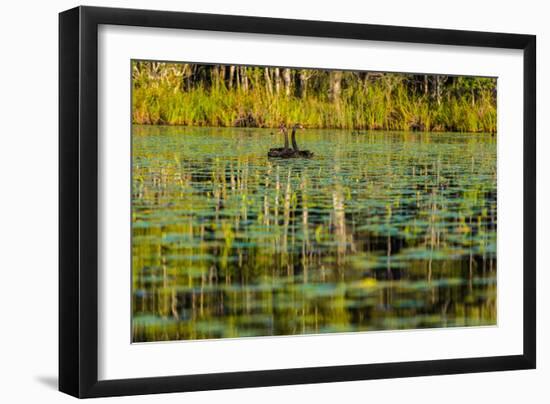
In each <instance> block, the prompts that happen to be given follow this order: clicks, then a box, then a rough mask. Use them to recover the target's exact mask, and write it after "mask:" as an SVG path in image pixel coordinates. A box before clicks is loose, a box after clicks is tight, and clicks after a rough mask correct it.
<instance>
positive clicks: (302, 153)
mask: <svg viewBox="0 0 550 404" xmlns="http://www.w3.org/2000/svg"><path fill="white" fill-rule="evenodd" d="M303 128H304V127H303V126H302V125H300V124H299V123H296V124H294V126H293V127H292V135H291V141H292V148H290V147H289V144H288V130H287V129H286V126H285V124H284V123H282V124H281V126H279V132H281V133H282V134H283V135H284V136H285V145H284V147H275V148H272V149H269V151H268V152H267V156H268V157H278V158H283V159H290V158H299V157H302V158H311V157H313V153H312V152H310V151H309V150H300V149H299V148H298V144H297V143H296V129H303Z"/></svg>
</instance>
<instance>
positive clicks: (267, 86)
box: [264, 67, 273, 95]
mask: <svg viewBox="0 0 550 404" xmlns="http://www.w3.org/2000/svg"><path fill="white" fill-rule="evenodd" d="M264 80H265V89H266V91H267V93H268V94H269V95H273V87H272V86H271V76H270V72H269V67H266V68H265V69H264Z"/></svg>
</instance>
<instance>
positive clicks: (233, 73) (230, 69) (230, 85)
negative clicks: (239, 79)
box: [228, 65, 235, 89]
mask: <svg viewBox="0 0 550 404" xmlns="http://www.w3.org/2000/svg"><path fill="white" fill-rule="evenodd" d="M234 75H235V66H233V65H231V66H229V84H228V87H229V88H230V89H231V88H233V76H234Z"/></svg>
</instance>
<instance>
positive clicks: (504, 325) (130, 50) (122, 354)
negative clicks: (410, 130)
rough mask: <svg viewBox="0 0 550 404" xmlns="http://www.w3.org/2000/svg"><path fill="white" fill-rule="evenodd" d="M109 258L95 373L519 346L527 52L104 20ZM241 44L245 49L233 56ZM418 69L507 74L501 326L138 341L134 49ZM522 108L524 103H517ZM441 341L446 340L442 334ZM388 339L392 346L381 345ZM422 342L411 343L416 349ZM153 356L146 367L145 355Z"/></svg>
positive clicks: (149, 53) (501, 100) (501, 102)
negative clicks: (132, 339) (133, 335)
mask: <svg viewBox="0 0 550 404" xmlns="http://www.w3.org/2000/svg"><path fill="white" fill-rule="evenodd" d="M98 54H99V60H98V65H99V71H98V80H99V84H98V90H99V94H98V96H99V99H98V105H99V145H100V146H99V156H100V164H99V167H100V175H99V178H100V191H99V194H100V197H99V200H100V209H99V212H100V214H99V221H100V229H101V231H100V235H101V237H100V240H101V242H100V245H99V250H100V257H101V260H100V264H99V285H100V286H99V291H100V293H99V299H98V300H99V320H98V321H99V330H100V334H99V336H100V338H99V358H100V360H99V369H98V377H99V378H100V379H101V380H104V379H126V378H137V377H151V376H170V375H180V374H194V373H195V374H196V373H214V372H235V371H247V370H261V369H280V368H299V367H313V366H338V365H352V364H361V363H380V362H399V361H415V360H428V359H448V358H467V357H482V356H499V355H514V354H518V353H522V352H523V338H522V336H523V316H522V314H523V313H522V306H521V305H519V304H517V301H518V300H520V301H521V298H522V296H523V283H522V271H521V270H518V269H520V268H522V263H523V255H522V248H521V244H520V246H519V247H518V245H517V244H518V243H517V230H516V229H521V228H522V226H523V220H522V219H523V218H522V215H518V214H517V212H518V211H519V212H521V210H522V206H523V197H522V194H521V192H517V190H518V189H523V173H522V170H518V169H517V167H516V166H515V164H510V162H515V161H516V160H517V155H518V153H519V154H520V155H521V153H522V150H523V138H522V136H521V133H522V130H523V120H522V119H523V115H522V112H521V111H522V108H523V104H522V99H523V86H522V83H523V58H522V53H521V52H520V51H517V50H487V49H482V48H472V47H470V48H468V47H448V46H446V47H445V46H434V45H415V46H411V45H410V44H396V43H382V42H371V41H370V42H369V41H367V42H365V41H344V40H338V39H331V40H329V39H323V40H316V39H313V38H296V37H292V38H291V37H284V36H274V35H269V36H268V35H251V34H235V33H227V32H223V33H216V32H206V33H205V32H197V31H189V30H173V29H151V28H137V27H133V28H129V27H120V26H102V27H100V30H99V51H98ZM236 55H237V56H236ZM235 57H238V61H239V62H240V63H247V64H257V65H276V64H280V65H283V66H300V67H318V68H319V67H323V68H331V67H338V68H347V69H361V70H375V71H376V70H378V71H380V70H388V71H404V70H407V71H412V72H427V73H430V72H431V73H437V72H445V73H447V74H467V75H482V76H489V75H493V76H496V77H498V99H497V104H498V112H499V113H498V128H499V130H498V169H497V172H498V178H499V182H498V214H499V220H498V235H497V240H498V247H497V251H498V282H497V286H498V313H497V318H498V327H466V328H448V329H444V330H442V329H436V330H426V329H424V330H408V331H400V332H367V333H347V334H346V333H343V334H338V335H336V334H328V335H327V334H325V335H315V336H314V335H308V336H300V337H299V338H297V337H293V338H284V337H264V338H240V339H239V338H233V339H222V340H208V341H182V342H172V343H157V344H129V330H130V329H131V324H130V316H128V313H129V312H131V307H130V302H131V290H130V286H131V281H130V273H131V271H130V256H131V248H130V244H131V241H130V233H131V231H130V222H129V220H128V218H129V217H130V216H131V214H130V203H129V202H130V201H129V195H130V193H131V192H130V183H131V179H130V166H131V162H130V153H129V150H130V149H131V145H130V138H131V137H130V133H131V127H130V121H129V119H128V114H129V111H128V107H129V98H130V90H131V88H130V86H131V82H130V80H129V77H128V76H129V74H128V68H129V64H130V59H131V58H137V59H157V60H158V59H162V58H164V59H165V60H166V59H167V60H186V61H202V62H208V61H212V58H215V61H216V62H219V63H230V62H232V61H235V60H236V59H235ZM518 111H519V112H518ZM442 340H444V341H445V344H441V343H439V342H440V341H442ZM381 347H386V348H381ZM411 347H414V349H411ZM143 364H147V366H143Z"/></svg>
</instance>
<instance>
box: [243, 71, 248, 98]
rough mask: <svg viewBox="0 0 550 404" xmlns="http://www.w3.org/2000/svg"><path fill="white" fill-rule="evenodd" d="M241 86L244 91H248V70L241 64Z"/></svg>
mask: <svg viewBox="0 0 550 404" xmlns="http://www.w3.org/2000/svg"><path fill="white" fill-rule="evenodd" d="M241 88H242V89H243V91H244V92H245V93H246V92H247V91H248V72H247V71H246V66H241Z"/></svg>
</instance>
